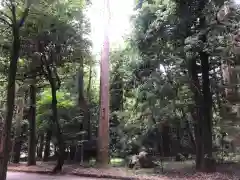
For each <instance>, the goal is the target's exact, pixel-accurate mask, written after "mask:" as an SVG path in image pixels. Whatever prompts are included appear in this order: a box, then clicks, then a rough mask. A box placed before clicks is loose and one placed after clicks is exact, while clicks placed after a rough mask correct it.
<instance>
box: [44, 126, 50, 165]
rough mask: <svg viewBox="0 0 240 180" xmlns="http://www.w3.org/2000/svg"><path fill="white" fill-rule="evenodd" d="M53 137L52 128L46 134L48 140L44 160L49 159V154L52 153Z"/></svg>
mask: <svg viewBox="0 0 240 180" xmlns="http://www.w3.org/2000/svg"><path fill="white" fill-rule="evenodd" d="M51 139H52V130H50V129H49V130H48V131H47V134H46V140H45V148H44V154H43V161H45V162H46V161H48V158H49V155H50V142H51Z"/></svg>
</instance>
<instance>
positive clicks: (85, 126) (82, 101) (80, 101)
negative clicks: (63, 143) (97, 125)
mask: <svg viewBox="0 0 240 180" xmlns="http://www.w3.org/2000/svg"><path fill="white" fill-rule="evenodd" d="M80 66H81V67H80V69H79V71H78V105H79V107H80V109H81V111H83V116H84V121H83V126H82V127H83V131H85V132H86V134H85V136H84V140H90V138H91V132H90V129H91V128H90V127H91V126H90V125H91V124H90V111H89V108H88V104H87V101H86V99H85V97H84V81H83V78H84V73H83V62H81V65H80Z"/></svg>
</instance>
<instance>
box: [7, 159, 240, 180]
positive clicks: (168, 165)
mask: <svg viewBox="0 0 240 180" xmlns="http://www.w3.org/2000/svg"><path fill="white" fill-rule="evenodd" d="M54 164H55V162H37V165H36V166H26V163H20V164H9V166H8V171H15V172H29V173H40V174H51V170H52V169H53V167H54ZM163 165H164V168H163V170H164V171H163V173H162V171H161V170H162V169H161V168H160V167H159V168H155V169H139V170H129V169H127V168H125V167H108V168H97V167H83V166H80V165H79V164H65V165H64V167H63V174H69V175H77V176H82V177H92V178H109V179H126V180H128V179H129V180H135V179H142V180H169V179H175V180H184V179H191V180H200V179H201V180H204V179H206V180H230V179H231V180H239V179H240V164H236V163H231V164H230V163H228V164H222V165H219V166H218V167H217V171H216V172H215V173H211V174H205V173H196V172H195V171H194V163H193V161H184V162H164V164H163Z"/></svg>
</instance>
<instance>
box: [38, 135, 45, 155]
mask: <svg viewBox="0 0 240 180" xmlns="http://www.w3.org/2000/svg"><path fill="white" fill-rule="evenodd" d="M43 145H44V134H40V137H39V147H38V151H37V157H38V158H39V159H41V158H42V152H43Z"/></svg>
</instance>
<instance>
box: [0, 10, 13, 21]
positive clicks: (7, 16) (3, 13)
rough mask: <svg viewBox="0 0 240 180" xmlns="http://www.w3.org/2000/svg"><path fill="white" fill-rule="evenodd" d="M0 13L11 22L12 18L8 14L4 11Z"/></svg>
mask: <svg viewBox="0 0 240 180" xmlns="http://www.w3.org/2000/svg"><path fill="white" fill-rule="evenodd" d="M0 15H3V16H5V17H6V18H8V19H9V20H10V21H11V22H12V18H11V17H10V16H9V15H7V14H6V13H5V12H3V11H0Z"/></svg>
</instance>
